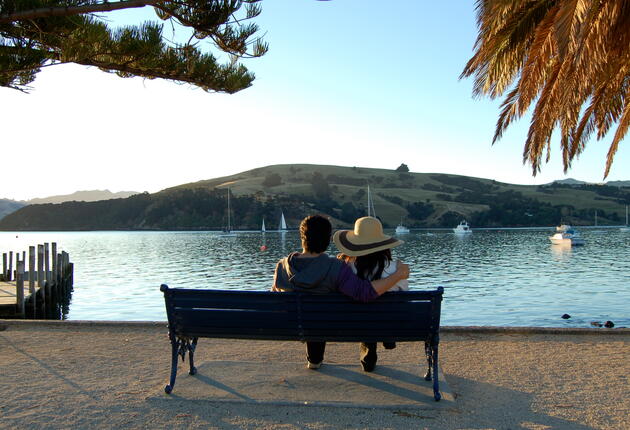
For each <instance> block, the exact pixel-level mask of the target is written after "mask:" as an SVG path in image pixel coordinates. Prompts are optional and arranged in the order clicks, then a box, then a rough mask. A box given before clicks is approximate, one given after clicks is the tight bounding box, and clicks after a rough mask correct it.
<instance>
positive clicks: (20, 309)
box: [15, 260, 26, 318]
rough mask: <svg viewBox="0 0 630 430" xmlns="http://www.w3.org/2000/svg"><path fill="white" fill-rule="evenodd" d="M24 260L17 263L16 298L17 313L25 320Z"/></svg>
mask: <svg viewBox="0 0 630 430" xmlns="http://www.w3.org/2000/svg"><path fill="white" fill-rule="evenodd" d="M24 263H25V261H24V260H19V261H18V263H17V273H16V276H15V286H16V294H15V295H16V297H17V303H16V307H17V313H18V315H21V316H22V318H24V315H25V314H26V301H25V300H24Z"/></svg>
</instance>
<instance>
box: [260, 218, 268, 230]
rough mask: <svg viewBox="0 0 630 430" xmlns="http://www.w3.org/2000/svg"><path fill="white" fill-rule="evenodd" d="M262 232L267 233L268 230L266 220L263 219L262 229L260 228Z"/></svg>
mask: <svg viewBox="0 0 630 430" xmlns="http://www.w3.org/2000/svg"><path fill="white" fill-rule="evenodd" d="M260 231H262V232H263V233H264V232H266V231H267V229H266V228H265V219H264V218H263V222H262V227H261V228H260Z"/></svg>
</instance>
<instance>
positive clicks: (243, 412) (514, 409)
mask: <svg viewBox="0 0 630 430" xmlns="http://www.w3.org/2000/svg"><path fill="white" fill-rule="evenodd" d="M243 364H245V363H243ZM235 365H238V363H235ZM326 367H327V368H328V369H326V376H327V377H329V378H334V379H342V380H345V381H349V382H351V383H352V384H358V385H360V388H359V390H362V389H361V387H364V388H365V391H368V389H369V391H371V390H374V389H378V390H382V391H383V392H387V393H392V394H395V395H397V396H404V397H405V398H407V399H409V400H411V401H418V402H427V401H429V400H427V397H428V396H426V395H423V394H422V393H417V392H415V391H413V390H412V389H409V388H403V389H402V390H401V389H400V387H398V386H396V385H394V384H395V383H396V382H395V381H396V380H403V381H408V380H416V381H418V382H417V383H418V385H424V384H430V382H427V381H424V379H423V378H422V375H421V373H422V372H423V371H424V368H423V367H422V366H419V367H418V373H417V374H416V373H414V372H408V371H405V370H404V369H403V370H401V369H398V368H392V367H389V366H379V367H377V369H376V371H375V373H378V377H379V378H381V377H382V378H391V379H392V382H386V381H381V380H380V379H377V378H372V377H370V376H368V375H364V374H361V373H357V372H354V371H352V370H349V369H346V368H344V367H343V366H339V365H328V366H326ZM236 369H238V367H234V368H233V369H231V370H236ZM323 370H324V367H322V369H320V371H323ZM260 375H261V378H260V379H261V380H263V381H266V382H267V383H269V384H271V383H272V381H270V380H269V379H268V377H266V376H265V375H266V370H265V366H264V364H263V363H260ZM307 375H309V374H308V373H307ZM312 375H313V376H316V373H315V372H313V373H312ZM186 376H188V375H186ZM190 378H195V379H198V382H201V383H203V384H207V385H209V386H212V387H215V388H218V389H221V390H224V391H226V392H228V393H230V394H232V395H233V396H234V397H235V399H233V400H229V401H225V400H221V399H216V398H208V397H204V396H202V395H200V396H191V395H190V394H188V395H187V396H185V397H180V396H178V395H177V394H176V391H177V389H178V386H177V385H179V388H182V386H183V385H185V384H186V383H187V382H188V383H189V382H191V381H190V380H188V381H187V380H186V379H188V377H185V378H181V379H180V378H178V384H177V385H176V387H175V390H174V392H173V394H171V395H170V396H168V395H165V394H162V393H160V394H158V393H157V389H158V388H157V387H156V395H154V396H150V397H147V398H146V402H147V407H148V408H151V409H159V410H162V411H166V412H168V411H172V412H173V413H175V412H177V413H185V414H189V415H190V417H191V418H190V419H191V420H194V421H195V422H197V423H204V422H207V423H208V425H210V424H212V425H213V426H218V427H217V428H221V429H242V427H241V426H240V425H237V424H234V418H235V417H239V420H241V423H242V422H243V421H242V420H246V421H247V420H251V421H252V422H254V421H256V422H260V420H261V417H263V418H264V420H266V421H267V422H268V423H274V424H275V423H277V424H282V425H286V426H294V427H295V428H304V426H305V421H304V419H305V417H306V416H311V417H314V418H311V419H312V420H313V421H314V422H316V423H317V426H318V427H317V428H321V429H336V428H345V427H355V426H356V421H354V420H356V417H357V416H369V417H372V418H373V419H378V420H379V421H378V422H380V423H382V424H383V425H385V426H387V427H388V428H405V429H406V428H425V427H426V428H428V429H445V430H448V429H461V428H544V429H558V430H564V429H566V430H591V429H594V428H596V427H591V426H588V425H584V424H581V423H580V422H577V420H578V417H577V416H576V417H575V419H576V421H571V415H570V414H566V413H565V414H563V415H565V417H567V418H566V419H565V418H563V417H558V416H554V415H552V414H554V407H553V406H550V407H549V409H548V411H536V410H534V408H535V407H539V406H536V404H537V399H536V396H535V394H529V393H524V392H521V391H516V390H512V389H509V388H505V387H499V386H496V385H493V384H489V383H485V382H479V381H476V380H472V379H466V378H461V377H457V376H453V375H448V374H447V375H446V378H447V379H448V384H449V386H450V388H451V390H452V392H453V391H454V392H457V400H456V404H455V407H454V408H453V407H450V408H444V407H435V408H430V409H427V408H423V409H419V408H416V407H413V406H412V405H409V406H408V407H406V406H404V405H403V406H399V407H395V408H391V407H387V406H381V407H379V399H378V398H374V399H373V401H372V404H371V405H370V408H367V409H366V408H365V407H361V406H353V405H352V404H348V403H340V404H338V405H331V404H325V405H320V404H317V403H314V404H309V405H305V404H303V403H299V402H289V401H288V400H289V399H284V400H287V401H279V402H259V401H257V400H255V396H253V395H249V394H245V393H244V392H243V388H240V387H236V386H235V385H232V384H224V383H223V382H220V381H217V380H216V379H214V378H213V377H211V376H207V375H205V374H201V375H200V374H197V375H195V376H191V377H190ZM328 382H330V379H328ZM325 388H329V389H330V390H331V391H332V390H334V389H335V386H334V383H333V384H330V387H325ZM189 393H190V392H189ZM430 402H432V403H434V404H435V403H441V402H434V401H433V398H432V396H431V398H430ZM451 404H453V403H452V402H451ZM331 406H334V407H331ZM569 406H570V405H569ZM558 407H561V408H566V407H568V406H567V405H558ZM576 407H579V405H576ZM304 408H308V410H309V411H311V412H306V410H305V409H304ZM300 409H302V410H303V411H304V412H303V413H300ZM555 412H556V413H557V412H558V409H557V408H556V409H555ZM560 413H562V412H560ZM597 428H599V427H597Z"/></svg>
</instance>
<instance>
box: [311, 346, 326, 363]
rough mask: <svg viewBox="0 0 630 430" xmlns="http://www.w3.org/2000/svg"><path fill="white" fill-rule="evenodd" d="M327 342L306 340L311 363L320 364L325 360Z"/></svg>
mask: <svg viewBox="0 0 630 430" xmlns="http://www.w3.org/2000/svg"><path fill="white" fill-rule="evenodd" d="M325 351H326V342H306V359H307V360H308V361H309V363H313V364H318V363H321V362H322V361H324V352H325Z"/></svg>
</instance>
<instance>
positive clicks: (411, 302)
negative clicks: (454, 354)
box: [160, 285, 444, 401]
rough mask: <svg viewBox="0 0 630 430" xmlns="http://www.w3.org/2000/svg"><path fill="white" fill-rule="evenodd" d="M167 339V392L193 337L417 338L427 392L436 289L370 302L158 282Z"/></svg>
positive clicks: (434, 347)
mask: <svg viewBox="0 0 630 430" xmlns="http://www.w3.org/2000/svg"><path fill="white" fill-rule="evenodd" d="M160 290H161V291H162V292H163V293H164V301H165V304H166V315H167V317H168V328H169V338H170V340H171V346H172V361H171V379H170V382H169V384H168V385H167V386H166V387H165V388H164V391H166V393H167V394H168V393H170V392H171V391H172V390H173V387H174V386H175V378H176V377H177V361H178V357H179V356H181V358H182V361H183V360H184V359H185V356H186V353H187V352H188V353H189V361H190V371H189V373H190V374H191V375H194V374H195V373H196V371H197V370H196V368H195V365H194V359H193V356H194V352H195V348H196V346H197V340H198V339H199V338H200V337H205V338H230V339H259V340H298V341H329V342H413V341H424V354H425V355H426V359H427V363H428V369H427V372H426V374H425V375H424V378H425V380H427V381H430V380H431V379H433V394H434V397H435V400H436V401H438V400H440V398H441V395H440V390H439V382H438V344H439V340H440V336H439V335H440V309H441V302H442V295H443V293H444V289H443V288H442V287H439V288H438V289H437V290H435V291H403V292H391V293H387V294H384V295H382V296H381V297H379V298H378V299H377V300H375V301H373V302H370V303H361V302H356V301H353V300H351V299H350V298H348V297H346V296H344V295H342V294H325V295H315V294H300V293H276V292H263V291H260V292H259V291H227V290H200V289H183V288H169V287H168V286H167V285H162V286H161V287H160Z"/></svg>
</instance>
